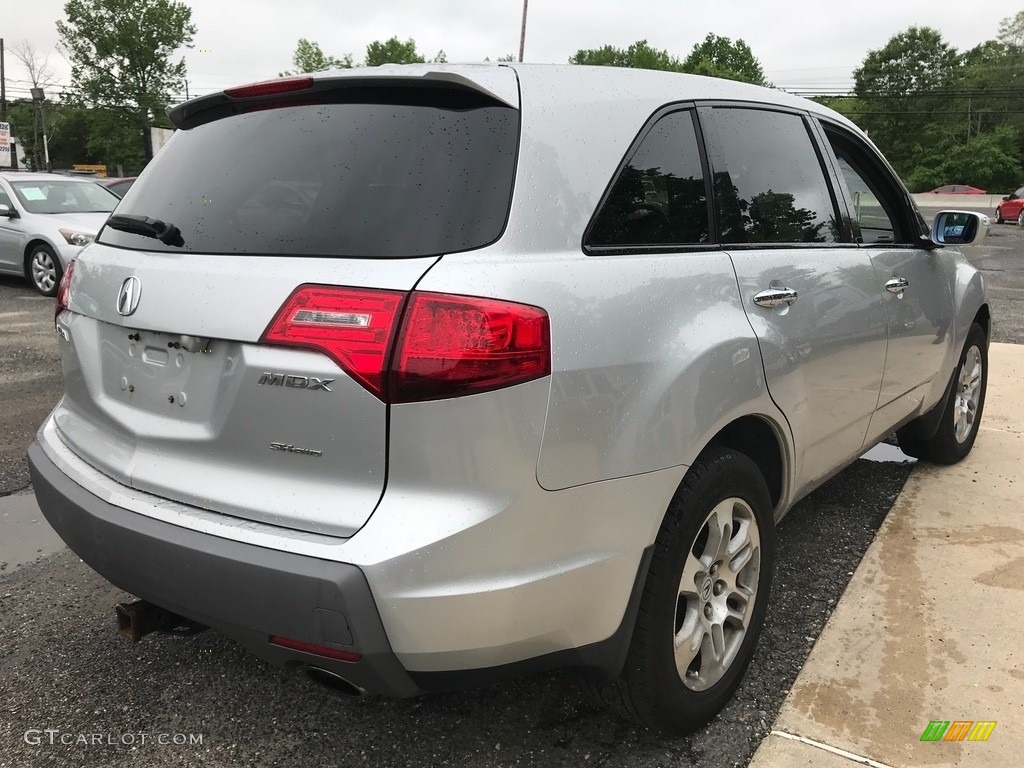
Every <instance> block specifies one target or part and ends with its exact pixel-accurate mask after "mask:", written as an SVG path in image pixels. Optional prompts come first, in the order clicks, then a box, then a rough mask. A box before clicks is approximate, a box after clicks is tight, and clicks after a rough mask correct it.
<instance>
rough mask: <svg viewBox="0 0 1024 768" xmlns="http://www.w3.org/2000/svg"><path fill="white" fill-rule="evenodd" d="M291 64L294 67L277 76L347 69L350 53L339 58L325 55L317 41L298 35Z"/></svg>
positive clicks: (350, 59)
mask: <svg viewBox="0 0 1024 768" xmlns="http://www.w3.org/2000/svg"><path fill="white" fill-rule="evenodd" d="M292 66H294V67H295V69H293V70H290V71H285V72H281V73H279V74H278V77H288V76H290V75H298V74H302V73H304V72H323V71H324V70H328V69H349V68H350V67H351V66H352V54H350V53H346V54H345V55H344V56H342V57H341V58H340V59H338V58H335V57H334V56H327V55H326V54H324V52H323V50H321V48H320V44H319V43H317V42H315V41H313V40H307V39H306V38H304V37H300V38H299V42H298V44H297V45H296V46H295V53H294V54H292Z"/></svg>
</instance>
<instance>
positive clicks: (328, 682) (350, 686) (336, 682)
mask: <svg viewBox="0 0 1024 768" xmlns="http://www.w3.org/2000/svg"><path fill="white" fill-rule="evenodd" d="M303 670H304V671H305V673H306V677H308V678H309V679H310V680H312V681H313V682H314V683H317V684H318V685H320V686H322V687H324V688H327V689H328V690H330V691H333V692H334V693H337V694H340V695H342V696H347V697H349V698H359V697H361V696H364V695H365V694H366V691H365V690H364V689H363V688H360V687H359V686H358V685H356V684H355V683H353V682H351V681H349V680H346V679H345V678H344V677H342V676H341V675H339V674H336V673H334V672H330V671H328V670H326V669H322V668H321V667H304V668H303Z"/></svg>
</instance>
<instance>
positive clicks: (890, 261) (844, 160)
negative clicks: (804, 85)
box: [823, 125, 955, 439]
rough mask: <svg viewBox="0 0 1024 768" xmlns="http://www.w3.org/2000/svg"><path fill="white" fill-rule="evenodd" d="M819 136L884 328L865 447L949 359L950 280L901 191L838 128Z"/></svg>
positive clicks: (913, 402)
mask: <svg viewBox="0 0 1024 768" xmlns="http://www.w3.org/2000/svg"><path fill="white" fill-rule="evenodd" d="M823 127H824V133H825V136H826V138H827V139H828V143H829V145H830V148H831V150H832V152H833V155H834V157H835V160H836V167H837V170H838V173H839V176H840V178H841V181H842V184H843V185H845V187H846V192H845V194H846V195H847V196H848V198H849V200H850V201H851V206H850V208H851V210H850V214H851V217H852V219H853V224H854V227H855V232H859V234H858V240H859V241H860V243H861V245H862V250H863V251H864V252H865V253H866V254H867V255H868V256H869V257H870V259H871V263H872V265H873V266H874V270H875V275H876V278H877V286H878V289H879V291H880V293H881V296H882V303H883V305H884V307H885V314H886V319H887V322H888V326H889V351H888V355H887V358H886V365H885V375H884V376H883V378H882V390H881V394H880V396H879V400H878V414H877V416H876V418H875V421H874V423H873V424H872V427H871V430H870V434H869V435H868V437H869V439H873V438H878V437H882V436H884V435H885V434H886V432H888V431H889V430H890V429H891V428H892V426H893V425H894V424H896V423H898V422H900V421H902V420H904V419H905V418H906V417H907V416H910V415H911V414H913V413H915V412H916V411H918V409H919V408H920V407H921V404H922V401H923V400H924V399H925V397H926V396H927V394H928V393H929V392H932V391H933V390H934V389H935V388H936V387H938V388H941V387H945V385H946V382H945V381H942V382H935V377H936V375H937V374H938V372H939V371H943V370H948V365H947V364H946V363H945V360H946V359H947V358H948V356H949V355H950V354H952V347H953V346H954V344H955V339H954V338H953V331H954V329H953V327H952V321H953V290H954V286H953V280H954V278H955V275H954V272H953V270H952V269H950V268H949V266H948V264H947V263H946V262H945V261H944V260H943V253H942V250H941V249H934V250H929V249H927V248H925V247H924V243H923V241H922V239H921V236H922V234H923V232H924V230H925V227H924V225H923V224H922V222H921V219H920V216H919V215H918V214H917V212H916V211H915V210H914V209H913V208H911V206H910V203H909V202H908V200H907V197H906V195H905V194H903V193H902V185H900V183H899V181H898V180H897V179H896V178H895V177H894V176H893V175H892V173H891V172H890V171H889V170H888V168H886V167H885V165H884V163H882V162H881V160H880V159H879V158H878V156H877V154H876V153H875V152H874V151H873V150H872V149H871V148H870V147H869V146H868V145H867V144H866V143H865V142H863V141H862V140H860V139H859V138H857V137H856V136H854V135H853V134H852V133H850V132H848V131H845V130H843V129H842V128H840V127H838V126H831V125H825V126H823Z"/></svg>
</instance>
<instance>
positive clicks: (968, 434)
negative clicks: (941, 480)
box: [899, 323, 988, 464]
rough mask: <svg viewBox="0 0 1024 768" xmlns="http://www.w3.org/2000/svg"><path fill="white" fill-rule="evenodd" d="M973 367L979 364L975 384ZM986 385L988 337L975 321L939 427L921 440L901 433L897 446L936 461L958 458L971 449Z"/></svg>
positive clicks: (980, 414) (952, 461)
mask: <svg viewBox="0 0 1024 768" xmlns="http://www.w3.org/2000/svg"><path fill="white" fill-rule="evenodd" d="M968 361H969V362H968ZM965 364H966V365H968V366H970V369H969V370H966V371H965ZM975 367H980V370H979V371H977V376H976V381H977V386H976V388H975V387H974V382H975V375H974V373H973V372H974V369H975ZM965 387H967V389H965ZM987 387H988V339H987V338H986V336H985V331H984V330H983V329H982V327H981V326H980V325H978V324H977V323H974V324H973V325H972V326H971V330H970V331H969V332H968V334H967V340H966V341H965V342H964V346H963V349H962V350H961V351H960V360H959V362H958V363H957V366H956V371H955V372H954V374H953V389H952V392H951V393H950V396H949V400H948V401H947V402H946V403H945V404H944V405H945V411H944V412H943V414H942V417H941V419H940V420H939V428H938V431H937V432H936V433H935V434H934V435H933V436H932V437H930V438H928V439H924V440H921V439H914V438H911V437H900V439H899V443H900V449H901V450H902V451H903V452H904V453H906V454H908V455H910V456H916V457H917V458H919V459H924V460H925V461H931V462H934V463H935V464H956V463H957V462H958V461H961V460H962V459H963V458H964V457H965V456H966V455H967V454H969V453H970V452H971V448H973V447H974V441H975V439H976V438H977V437H978V427H979V425H980V424H981V416H982V412H983V411H984V410H985V390H986V389H987ZM972 401H973V405H972ZM940 407H941V406H940ZM964 419H966V424H965V422H964V421H963V420H964Z"/></svg>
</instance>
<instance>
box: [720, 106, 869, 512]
mask: <svg viewBox="0 0 1024 768" xmlns="http://www.w3.org/2000/svg"><path fill="white" fill-rule="evenodd" d="M700 119H701V124H702V126H703V127H704V131H705V136H706V137H707V139H708V148H709V156H710V157H709V159H710V162H711V165H712V169H713V174H714V177H713V178H714V194H715V203H716V217H717V229H718V238H719V241H720V242H721V243H722V247H723V248H724V249H725V250H726V251H727V252H728V253H729V255H730V256H731V258H732V262H733V265H734V266H735V269H736V276H737V278H738V280H739V286H740V292H741V296H742V300H743V303H744V308H745V310H746V313H747V317H748V319H749V321H750V324H751V326H752V327H753V329H754V332H755V333H756V334H757V337H758V342H759V344H760V348H761V357H762V360H763V362H764V367H765V375H766V378H767V382H768V389H769V391H770V392H771V395H772V399H773V400H774V401H775V403H776V404H777V405H778V406H779V408H780V409H781V410H782V411H783V413H785V414H786V417H787V418H788V419H789V422H790V426H791V427H792V430H793V436H794V442H795V446H796V451H797V455H796V457H795V460H796V468H797V476H798V478H799V479H798V486H799V487H798V488H797V489H795V490H796V492H797V493H799V492H800V489H801V488H803V487H806V486H807V485H810V484H813V483H814V482H816V481H817V480H818V479H820V478H821V477H823V476H825V475H828V474H829V473H831V472H832V470H834V468H835V467H836V466H838V465H840V464H841V463H842V462H844V461H846V460H847V459H849V458H851V457H852V456H855V455H856V454H857V452H858V451H859V450H860V448H861V447H862V445H863V443H864V436H865V433H866V431H867V427H868V423H869V420H870V418H871V414H872V411H873V410H874V408H875V405H876V403H877V402H878V392H879V389H880V387H881V381H882V371H883V368H884V365H885V351H886V323H885V314H884V310H883V308H882V305H881V296H880V294H879V289H878V281H877V279H876V277H875V273H874V270H873V268H872V265H871V261H870V259H869V258H868V255H867V254H866V253H864V252H862V251H861V250H860V249H858V248H857V246H856V245H855V244H853V243H850V242H848V240H849V239H850V238H849V236H848V235H847V233H846V230H845V228H844V227H845V224H844V222H843V221H842V219H841V217H840V215H839V213H838V209H837V206H836V203H835V200H834V199H833V194H832V190H831V188H830V183H829V181H828V178H827V174H826V172H825V169H824V166H823V164H822V159H821V156H820V154H819V150H818V148H817V143H816V141H815V140H814V136H813V133H812V129H811V125H810V123H809V122H808V119H807V118H806V116H804V115H802V114H799V113H796V112H789V111H780V110H774V109H769V108H751V107H749V106H731V105H723V106H714V107H704V108H702V109H701V110H700Z"/></svg>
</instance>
